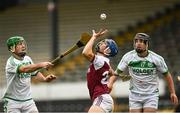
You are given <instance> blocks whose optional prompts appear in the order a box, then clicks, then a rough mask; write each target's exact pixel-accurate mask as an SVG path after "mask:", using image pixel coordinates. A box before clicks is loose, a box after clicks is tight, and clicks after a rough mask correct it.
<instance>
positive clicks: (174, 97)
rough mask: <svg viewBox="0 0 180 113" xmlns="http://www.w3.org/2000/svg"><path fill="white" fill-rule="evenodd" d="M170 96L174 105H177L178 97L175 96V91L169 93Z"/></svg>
mask: <svg viewBox="0 0 180 113" xmlns="http://www.w3.org/2000/svg"><path fill="white" fill-rule="evenodd" d="M170 97H171V101H172V103H173V104H174V105H178V98H177V96H176V94H175V93H171V95H170Z"/></svg>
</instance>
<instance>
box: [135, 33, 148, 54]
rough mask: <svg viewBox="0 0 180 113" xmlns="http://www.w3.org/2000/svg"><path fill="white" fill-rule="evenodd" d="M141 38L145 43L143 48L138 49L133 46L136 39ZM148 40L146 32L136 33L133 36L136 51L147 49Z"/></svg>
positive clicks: (141, 51) (140, 51)
mask: <svg viewBox="0 0 180 113" xmlns="http://www.w3.org/2000/svg"><path fill="white" fill-rule="evenodd" d="M139 39H140V40H143V43H144V44H145V45H146V48H145V49H139V48H136V47H135V44H136V40H139ZM149 41H150V37H149V35H147V34H146V33H137V34H136V35H135V37H134V49H135V50H136V52H137V53H143V52H145V51H147V50H148V47H149Z"/></svg>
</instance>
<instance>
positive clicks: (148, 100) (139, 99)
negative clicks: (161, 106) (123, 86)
mask: <svg viewBox="0 0 180 113" xmlns="http://www.w3.org/2000/svg"><path fill="white" fill-rule="evenodd" d="M158 101H159V97H158V95H157V94H150V95H142V94H138V93H132V92H131V93H130V94H129V109H142V108H155V109H158Z"/></svg>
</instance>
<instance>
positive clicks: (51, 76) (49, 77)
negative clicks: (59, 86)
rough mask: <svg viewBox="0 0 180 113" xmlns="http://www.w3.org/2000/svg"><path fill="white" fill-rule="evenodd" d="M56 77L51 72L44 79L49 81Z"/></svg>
mask: <svg viewBox="0 0 180 113" xmlns="http://www.w3.org/2000/svg"><path fill="white" fill-rule="evenodd" d="M56 78H57V77H56V76H55V75H53V74H50V75H48V76H47V77H46V79H45V81H46V82H51V81H52V80H54V79H56Z"/></svg>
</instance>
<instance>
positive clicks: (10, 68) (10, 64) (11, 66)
mask: <svg viewBox="0 0 180 113" xmlns="http://www.w3.org/2000/svg"><path fill="white" fill-rule="evenodd" d="M19 66H20V65H18V64H15V63H14V61H13V60H12V59H11V60H8V61H7V64H6V72H7V73H12V74H14V73H17V72H18V68H19Z"/></svg>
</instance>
